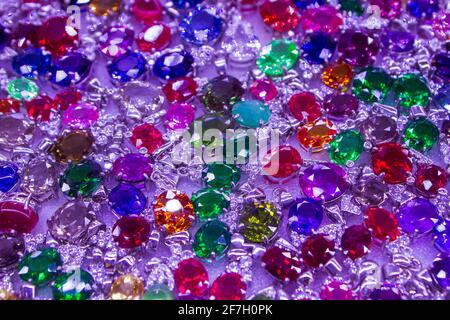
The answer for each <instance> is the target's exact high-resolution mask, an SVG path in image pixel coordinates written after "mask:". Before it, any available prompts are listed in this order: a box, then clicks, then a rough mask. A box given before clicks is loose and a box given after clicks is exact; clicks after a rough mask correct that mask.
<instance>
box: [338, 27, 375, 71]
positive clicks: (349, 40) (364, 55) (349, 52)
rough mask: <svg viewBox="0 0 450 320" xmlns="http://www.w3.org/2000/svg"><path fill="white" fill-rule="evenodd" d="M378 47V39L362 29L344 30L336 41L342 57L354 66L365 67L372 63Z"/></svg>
mask: <svg viewBox="0 0 450 320" xmlns="http://www.w3.org/2000/svg"><path fill="white" fill-rule="evenodd" d="M379 49H380V45H379V43H378V40H377V39H375V38H373V37H371V36H369V35H367V34H365V33H364V32H362V31H345V32H344V33H342V34H341V36H340V38H339V41H338V51H339V53H340V54H341V57H342V59H343V60H344V61H345V62H347V63H348V64H350V65H351V66H354V67H367V66H369V65H371V64H372V63H374V62H375V59H376V55H377V54H378V50H379Z"/></svg>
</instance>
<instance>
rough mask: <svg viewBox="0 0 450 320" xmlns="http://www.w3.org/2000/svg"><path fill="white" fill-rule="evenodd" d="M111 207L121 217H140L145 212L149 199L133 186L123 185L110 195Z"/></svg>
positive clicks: (113, 190)
mask: <svg viewBox="0 0 450 320" xmlns="http://www.w3.org/2000/svg"><path fill="white" fill-rule="evenodd" d="M108 200H109V205H110V206H111V208H112V209H113V210H114V212H115V213H117V214H119V215H121V216H128V215H132V214H134V215H138V214H141V213H142V211H144V209H145V206H146V205H147V198H146V197H145V195H144V194H143V193H142V191H141V190H140V189H138V188H136V187H135V186H133V185H131V184H126V183H121V184H119V185H118V186H117V187H115V188H114V189H112V190H111V191H110V193H109V194H108Z"/></svg>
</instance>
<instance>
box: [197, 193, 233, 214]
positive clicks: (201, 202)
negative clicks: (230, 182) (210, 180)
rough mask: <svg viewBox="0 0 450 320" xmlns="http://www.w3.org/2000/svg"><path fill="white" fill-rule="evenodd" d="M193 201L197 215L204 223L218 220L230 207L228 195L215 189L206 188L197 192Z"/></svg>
mask: <svg viewBox="0 0 450 320" xmlns="http://www.w3.org/2000/svg"><path fill="white" fill-rule="evenodd" d="M191 201H192V204H193V205H194V210H195V213H196V214H197V216H198V218H199V219H200V220H202V221H204V220H210V219H216V218H218V217H219V216H220V215H221V214H222V212H223V210H224V209H225V208H228V206H229V205H230V199H229V197H228V194H227V193H226V192H222V191H219V190H216V189H214V188H205V189H201V190H199V191H197V192H195V193H194V194H193V195H192V197H191Z"/></svg>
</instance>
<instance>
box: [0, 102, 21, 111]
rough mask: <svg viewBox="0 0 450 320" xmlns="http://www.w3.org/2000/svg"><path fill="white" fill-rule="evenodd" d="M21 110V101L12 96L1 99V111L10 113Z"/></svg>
mask: <svg viewBox="0 0 450 320" xmlns="http://www.w3.org/2000/svg"><path fill="white" fill-rule="evenodd" d="M19 111H20V102H19V101H18V100H16V99H12V98H3V99H0V113H2V114H8V113H15V112H19Z"/></svg>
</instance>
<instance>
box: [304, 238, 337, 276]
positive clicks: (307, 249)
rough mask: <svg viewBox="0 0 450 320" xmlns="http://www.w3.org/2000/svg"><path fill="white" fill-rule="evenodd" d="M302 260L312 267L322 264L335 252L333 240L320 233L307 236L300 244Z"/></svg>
mask: <svg viewBox="0 0 450 320" xmlns="http://www.w3.org/2000/svg"><path fill="white" fill-rule="evenodd" d="M301 252H302V259H303V262H304V263H305V264H306V265H307V266H309V267H312V268H317V267H321V266H324V265H325V264H326V263H327V262H328V261H329V260H330V259H331V258H332V257H333V256H334V254H335V252H336V248H335V244H334V241H333V240H331V239H329V237H328V236H327V235H326V234H323V233H320V234H315V235H312V236H310V237H308V238H307V239H306V240H305V241H304V242H303V244H302V249H301Z"/></svg>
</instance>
